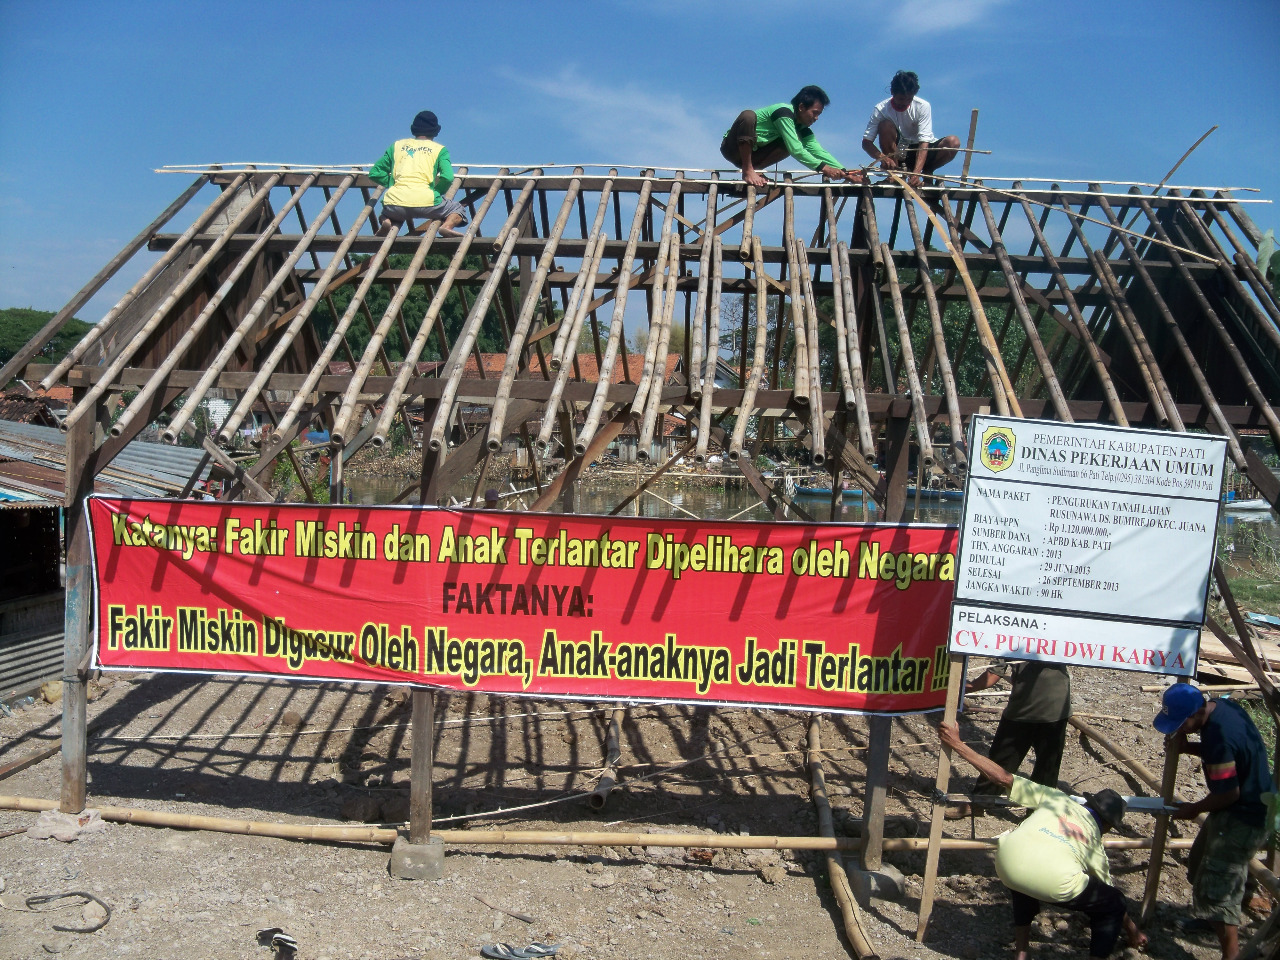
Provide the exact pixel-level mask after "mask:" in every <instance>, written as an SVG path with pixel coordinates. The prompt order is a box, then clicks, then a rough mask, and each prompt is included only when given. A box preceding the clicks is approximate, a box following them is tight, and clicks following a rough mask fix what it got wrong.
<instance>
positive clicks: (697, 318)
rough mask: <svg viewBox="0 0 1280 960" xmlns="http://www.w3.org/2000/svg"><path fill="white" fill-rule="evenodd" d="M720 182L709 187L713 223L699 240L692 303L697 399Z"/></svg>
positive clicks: (692, 379) (692, 387) (692, 381)
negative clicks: (696, 288)
mask: <svg viewBox="0 0 1280 960" xmlns="http://www.w3.org/2000/svg"><path fill="white" fill-rule="evenodd" d="M717 188H718V185H717V184H716V182H715V180H714V179H713V180H712V181H711V186H710V187H708V188H707V219H706V223H708V224H710V226H709V227H708V228H707V231H706V232H704V233H703V235H702V239H701V241H700V244H701V248H700V251H699V255H698V295H697V300H696V301H695V302H694V307H693V331H692V332H693V338H692V339H693V344H692V347H691V349H690V351H689V395H690V397H692V398H693V400H694V401H695V402H696V401H698V400H701V399H702V381H703V379H704V377H703V374H702V336H703V330H704V328H705V327H706V324H705V323H704V322H703V317H705V316H707V313H708V311H707V290H708V289H709V287H710V280H711V249H712V247H714V246H715V244H714V243H713V242H712V240H711V238H712V237H713V236H715V226H716V193H717ZM710 366H711V376H712V379H714V378H715V360H714V357H712V358H711V363H710Z"/></svg>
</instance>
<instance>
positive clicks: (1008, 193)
mask: <svg viewBox="0 0 1280 960" xmlns="http://www.w3.org/2000/svg"><path fill="white" fill-rule="evenodd" d="M890 176H891V177H895V178H896V174H893V173H890ZM930 176H932V177H934V178H936V179H937V180H939V181H941V182H943V183H955V184H960V180H959V179H958V178H956V177H947V176H943V175H942V174H939V173H937V172H934V173H932V174H930ZM1062 182H1063V183H1084V181H1083V180H1064V181H1062ZM1092 182H1095V183H1096V182H1098V181H1092ZM1102 182H1105V181H1102ZM961 185H962V186H963V184H961ZM1129 186H1133V184H1129ZM1137 186H1156V184H1137ZM982 189H983V190H984V191H986V192H989V193H994V194H995V195H996V196H998V197H1006V198H1008V199H1010V200H1017V199H1018V198H1019V194H1017V193H1014V192H1011V191H1009V190H1001V189H999V188H998V187H988V186H985V185H984V186H982ZM1053 192H1055V193H1056V192H1057V191H1056V190H1054V191H1053ZM1169 192H1170V195H1175V194H1176V191H1174V190H1170V191H1169ZM1112 196H1116V195H1115V194H1112ZM1118 196H1119V197H1120V198H1121V199H1128V195H1127V194H1119V195H1118ZM1027 202H1028V203H1034V204H1036V205H1037V206H1041V207H1048V206H1051V204H1049V203H1047V202H1045V201H1043V200H1034V199H1032V198H1030V197H1027ZM1076 216H1078V217H1080V219H1081V220H1087V221H1088V222H1089V223H1096V224H1098V226H1101V227H1106V226H1109V224H1107V223H1106V222H1105V221H1102V220H1096V219H1094V218H1093V217H1087V216H1085V215H1084V214H1083V213H1078V214H1076ZM1117 229H1119V230H1120V231H1121V232H1123V233H1127V234H1129V235H1130V236H1134V237H1137V238H1138V239H1139V240H1145V241H1147V242H1150V243H1155V244H1156V245H1158V246H1164V245H1163V244H1161V243H1160V242H1159V241H1157V240H1154V239H1152V238H1151V237H1145V236H1143V235H1142V234H1140V233H1135V232H1134V231H1132V230H1126V229H1125V228H1123V227H1120V228H1117ZM1172 249H1174V250H1177V251H1178V252H1179V253H1188V254H1190V255H1191V256H1193V257H1199V258H1200V259H1201V260H1209V261H1212V260H1213V259H1214V258H1213V257H1211V256H1209V255H1208V254H1204V253H1200V252H1199V251H1198V250H1192V249H1190V248H1188V247H1178V246H1175V247H1173V248H1172ZM1063 256H1066V254H1063Z"/></svg>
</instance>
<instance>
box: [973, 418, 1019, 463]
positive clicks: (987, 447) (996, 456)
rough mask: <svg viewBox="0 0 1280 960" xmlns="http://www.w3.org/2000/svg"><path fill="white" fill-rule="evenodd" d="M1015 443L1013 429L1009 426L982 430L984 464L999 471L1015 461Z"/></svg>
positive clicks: (981, 454)
mask: <svg viewBox="0 0 1280 960" xmlns="http://www.w3.org/2000/svg"><path fill="white" fill-rule="evenodd" d="M1013 444H1014V439H1013V431H1012V430H1011V429H1009V428H1008V427H987V429H986V430H984V431H982V448H981V453H980V456H981V458H982V465H983V466H984V467H986V468H987V469H988V470H990V471H991V472H992V473H999V472H1000V471H1001V470H1003V469H1004V468H1005V467H1007V466H1009V464H1011V463H1013Z"/></svg>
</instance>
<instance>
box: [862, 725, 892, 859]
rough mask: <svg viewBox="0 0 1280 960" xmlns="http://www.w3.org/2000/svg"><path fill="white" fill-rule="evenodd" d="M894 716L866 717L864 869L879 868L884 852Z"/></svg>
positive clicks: (863, 821)
mask: <svg viewBox="0 0 1280 960" xmlns="http://www.w3.org/2000/svg"><path fill="white" fill-rule="evenodd" d="M892 728H893V718H892V717H881V716H872V717H869V718H868V719H867V735H868V737H869V738H870V745H869V747H868V753H867V793H866V799H865V800H863V804H862V869H863V870H879V869H880V865H881V857H882V855H883V852H884V804H885V792H886V790H887V789H888V786H889V745H890V741H889V738H890V736H892Z"/></svg>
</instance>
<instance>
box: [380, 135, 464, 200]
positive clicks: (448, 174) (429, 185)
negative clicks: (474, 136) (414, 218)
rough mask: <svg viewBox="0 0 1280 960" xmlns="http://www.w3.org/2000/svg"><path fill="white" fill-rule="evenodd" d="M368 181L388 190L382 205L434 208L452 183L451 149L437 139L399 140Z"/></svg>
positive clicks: (381, 159)
mask: <svg viewBox="0 0 1280 960" xmlns="http://www.w3.org/2000/svg"><path fill="white" fill-rule="evenodd" d="M369 179H370V180H372V181H373V182H374V183H380V184H382V185H383V186H384V187H388V188H389V189H388V190H387V192H386V193H384V194H383V196H382V202H383V203H390V204H394V205H397V206H401V207H434V206H435V205H436V204H438V203H439V202H440V198H441V197H442V196H443V195H444V192H445V191H446V190H448V189H449V186H450V184H452V183H453V164H452V163H451V162H450V160H449V148H448V147H446V146H444V145H443V144H439V143H436V142H435V141H434V140H419V139H417V138H413V139H405V140H397V141H396V142H395V143H393V144H392V145H391V146H390V147H388V148H387V152H386V153H384V154H383V155H382V156H381V158H379V160H378V162H377V163H375V164H374V165H373V166H372V167H371V168H370V169H369Z"/></svg>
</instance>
